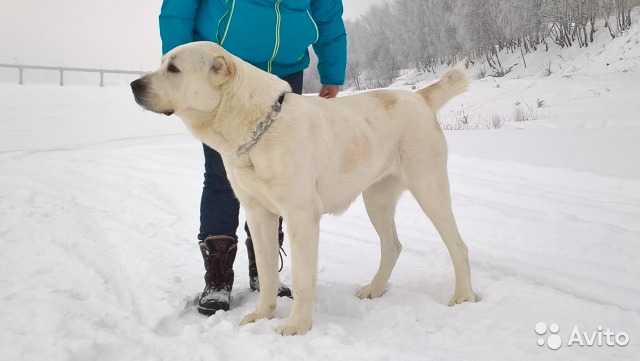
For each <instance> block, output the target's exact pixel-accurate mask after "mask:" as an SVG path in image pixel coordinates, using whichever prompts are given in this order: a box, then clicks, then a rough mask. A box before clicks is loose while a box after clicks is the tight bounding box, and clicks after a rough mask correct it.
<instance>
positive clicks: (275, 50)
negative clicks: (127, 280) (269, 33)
mask: <svg viewBox="0 0 640 361" xmlns="http://www.w3.org/2000/svg"><path fill="white" fill-rule="evenodd" d="M281 1H282V0H276V2H275V5H274V8H275V11H276V40H275V44H274V45H273V53H272V54H271V59H269V63H268V64H267V71H268V72H269V73H271V70H272V66H273V60H274V59H275V58H276V55H278V50H280V20H281V15H280V2H281Z"/></svg>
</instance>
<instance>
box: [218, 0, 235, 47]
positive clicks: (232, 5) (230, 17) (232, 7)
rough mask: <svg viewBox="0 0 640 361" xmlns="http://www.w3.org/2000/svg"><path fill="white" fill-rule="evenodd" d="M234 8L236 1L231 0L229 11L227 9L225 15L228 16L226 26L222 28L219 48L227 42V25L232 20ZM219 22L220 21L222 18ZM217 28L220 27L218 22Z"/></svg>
mask: <svg viewBox="0 0 640 361" xmlns="http://www.w3.org/2000/svg"><path fill="white" fill-rule="evenodd" d="M235 8H236V0H231V11H229V9H228V8H227V13H228V14H229V20H228V21H227V26H226V27H225V28H224V34H223V35H222V40H221V41H220V43H219V44H220V46H222V45H224V41H225V40H227V33H228V32H229V25H231V20H233V12H234V10H235ZM225 15H226V14H225ZM223 18H224V16H223ZM220 20H222V18H221V19H220ZM218 27H220V22H218ZM216 35H217V34H216Z"/></svg>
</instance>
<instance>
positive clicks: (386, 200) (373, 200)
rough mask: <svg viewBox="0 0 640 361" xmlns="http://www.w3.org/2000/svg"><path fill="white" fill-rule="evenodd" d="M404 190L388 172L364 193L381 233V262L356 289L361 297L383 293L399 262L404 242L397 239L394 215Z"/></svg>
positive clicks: (372, 218) (377, 295) (378, 295)
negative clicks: (361, 285)
mask: <svg viewBox="0 0 640 361" xmlns="http://www.w3.org/2000/svg"><path fill="white" fill-rule="evenodd" d="M403 190H404V186H403V185H402V184H401V182H400V180H399V179H398V178H396V177H393V176H389V177H386V178H384V179H382V180H381V181H379V182H377V183H375V184H373V185H372V186H370V187H369V188H367V189H366V190H365V191H364V192H363V194H362V197H363V199H364V204H365V206H366V208H367V214H369V219H370V220H371V223H373V227H374V228H375V229H376V232H377V233H378V237H380V265H379V267H378V272H376V274H375V276H373V279H372V280H371V282H370V283H369V284H368V285H366V286H364V287H362V288H360V289H359V290H358V292H356V296H358V297H359V298H362V299H364V298H376V297H380V296H382V294H383V293H384V291H385V288H386V286H387V282H388V281H389V277H391V272H392V271H393V268H394V267H395V265H396V261H397V260H398V256H399V255H400V251H401V250H402V245H401V244H400V241H398V233H397V232H396V224H395V221H394V215H395V211H396V204H397V203H398V198H399V196H400V194H401V193H402V191H403Z"/></svg>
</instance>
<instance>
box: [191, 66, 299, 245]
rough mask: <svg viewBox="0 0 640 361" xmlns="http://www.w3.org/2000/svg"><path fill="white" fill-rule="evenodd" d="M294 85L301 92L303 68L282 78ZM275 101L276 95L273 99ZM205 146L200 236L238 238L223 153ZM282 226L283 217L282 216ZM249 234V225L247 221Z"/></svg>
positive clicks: (237, 207)
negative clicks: (301, 70) (221, 155)
mask: <svg viewBox="0 0 640 361" xmlns="http://www.w3.org/2000/svg"><path fill="white" fill-rule="evenodd" d="M282 79H283V80H285V81H286V82H288V83H289V84H290V85H291V89H292V90H293V92H294V93H296V94H302V72H298V73H295V74H291V75H287V76H285V77H283V78H282ZM274 101H275V99H274ZM202 146H203V148H204V187H203V188H202V198H201V201H200V233H199V234H198V239H199V240H204V239H205V238H207V237H208V236H219V235H226V236H231V237H234V238H236V239H237V236H236V230H237V229H238V214H239V212H240V203H239V202H238V200H237V199H236V197H235V195H234V194H233V190H232V189H231V185H230V184H229V180H228V179H227V173H226V172H225V170H224V165H223V164H222V158H221V157H220V154H218V152H216V151H215V150H213V149H211V148H210V147H209V146H207V145H206V144H203V145H202ZM280 227H282V219H281V220H280ZM245 230H246V231H247V236H248V237H250V233H249V227H247V225H246V224H245Z"/></svg>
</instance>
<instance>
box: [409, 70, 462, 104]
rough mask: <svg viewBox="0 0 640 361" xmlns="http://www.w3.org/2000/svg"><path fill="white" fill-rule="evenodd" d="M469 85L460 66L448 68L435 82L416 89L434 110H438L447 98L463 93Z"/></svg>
mask: <svg viewBox="0 0 640 361" xmlns="http://www.w3.org/2000/svg"><path fill="white" fill-rule="evenodd" d="M468 87H469V79H467V75H466V73H465V71H464V70H463V69H462V68H461V67H455V68H453V69H449V70H448V71H447V72H446V73H444V75H443V76H442V77H441V78H440V80H438V81H437V82H435V83H433V84H431V85H429V86H428V87H426V88H424V89H421V90H418V94H420V95H421V96H422V97H423V98H424V100H425V101H426V102H427V104H429V106H430V107H431V109H432V110H433V111H434V112H436V113H437V112H438V110H440V108H442V107H443V106H444V105H445V104H446V103H447V102H448V101H449V100H451V99H453V98H454V97H455V96H456V95H460V94H462V93H464V92H465V91H466V90H467V88H468Z"/></svg>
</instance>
